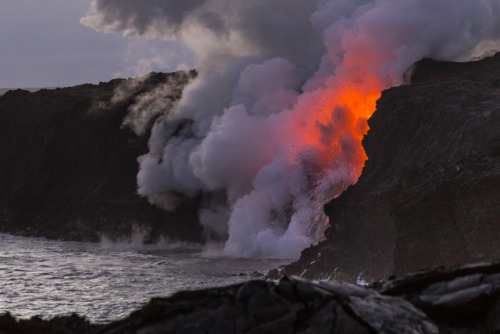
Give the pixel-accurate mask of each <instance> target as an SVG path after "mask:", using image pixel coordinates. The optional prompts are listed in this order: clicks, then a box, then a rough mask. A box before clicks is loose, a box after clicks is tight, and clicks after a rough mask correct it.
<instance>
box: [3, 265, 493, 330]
mask: <svg viewBox="0 0 500 334" xmlns="http://www.w3.org/2000/svg"><path fill="white" fill-rule="evenodd" d="M34 329H36V330H40V331H43V332H51V333H75V334H77V333H78V334H80V333H100V334H132V333H149V334H156V333H217V334H223V333H231V334H233V333H259V334H264V333H272V334H275V333H304V334H305V333H311V334H312V333H315V334H321V333H360V334H362V333H367V334H372V333H381V334H382V333H394V334H405V333H421V334H424V333H433V334H434V333H457V334H458V333H462V334H463V333H467V334H476V333H477V334H480V333H500V264H496V265H490V264H476V265H469V266H462V267H458V268H454V269H450V270H445V269H442V268H441V269H436V270H433V271H429V272H420V273H416V274H412V275H409V276H406V277H403V278H400V279H396V280H393V281H390V282H387V283H381V284H376V285H373V286H372V287H363V286H359V285H354V284H349V283H342V282H334V281H320V282H311V281H308V280H305V279H302V278H298V277H291V278H288V277H286V278H283V279H282V280H281V281H279V282H272V281H267V282H266V281H249V282H247V283H243V284H238V285H233V286H228V287H222V288H211V289H204V290H199V291H184V292H179V293H177V294H175V295H173V296H171V297H169V298H155V299H152V300H151V301H150V302H149V304H147V305H146V306H144V307H143V308H141V309H140V310H138V311H135V312H133V313H132V314H131V315H130V316H129V317H127V318H126V319H123V320H119V321H116V322H113V323H110V324H107V325H92V324H90V323H89V322H88V321H86V320H85V319H84V318H81V317H78V316H76V315H72V316H67V317H58V318H55V319H52V320H48V321H44V320H41V319H40V318H33V319H31V320H21V321H16V320H15V319H14V318H12V317H11V316H10V315H8V314H7V315H4V316H3V317H0V332H8V333H29V332H30V330H34Z"/></svg>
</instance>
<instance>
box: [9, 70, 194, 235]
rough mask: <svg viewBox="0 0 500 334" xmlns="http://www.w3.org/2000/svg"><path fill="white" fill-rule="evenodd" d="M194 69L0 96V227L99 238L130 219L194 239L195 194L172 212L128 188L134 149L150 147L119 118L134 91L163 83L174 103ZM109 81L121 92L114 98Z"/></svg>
mask: <svg viewBox="0 0 500 334" xmlns="http://www.w3.org/2000/svg"><path fill="white" fill-rule="evenodd" d="M193 75H194V72H192V73H172V74H162V73H153V74H150V75H149V76H147V77H144V78H141V79H140V80H137V79H134V80H132V79H130V80H121V79H116V80H112V81H110V82H107V83H100V84H99V85H90V84H85V85H80V86H76V87H70V88H60V89H50V90H40V91H38V92H35V93H30V92H28V91H24V90H15V91H9V92H7V93H5V94H4V95H3V96H1V97H0V189H1V192H0V232H4V233H5V232H8V233H15V234H21V235H28V236H45V237H49V238H57V239H71V240H98V235H99V234H106V235H108V236H109V237H111V238H114V237H122V236H127V235H130V233H132V232H133V229H134V226H138V227H140V229H143V230H146V231H148V232H149V234H148V235H149V236H150V238H149V239H154V238H157V237H159V236H160V235H164V236H166V237H170V238H175V239H183V240H192V241H199V240H201V227H200V226H199V224H198V223H197V203H196V200H194V201H192V202H191V203H190V204H186V205H185V206H184V207H183V208H181V209H180V210H178V211H177V212H176V213H171V212H166V211H163V210H161V209H158V208H155V207H153V206H152V205H150V204H149V203H148V202H147V200H146V199H144V198H140V197H139V196H138V195H137V194H136V175H137V171H138V164H137V157H138V156H140V155H142V154H145V153H146V152H147V151H148V149H147V141H148V138H149V131H146V132H145V133H144V134H142V135H136V134H135V133H134V132H133V131H132V130H131V129H130V128H128V127H126V126H122V123H123V121H124V119H125V117H126V115H127V114H129V110H128V109H129V107H130V106H131V105H133V104H134V103H135V102H136V100H137V99H138V98H139V97H140V96H143V95H144V94H146V93H151V92H153V91H154V90H155V89H156V88H157V87H159V86H160V85H162V84H163V85H168V86H169V89H168V90H165V91H166V92H167V93H165V94H167V95H166V96H163V99H165V100H167V101H171V102H172V105H173V103H175V101H176V100H177V99H179V97H180V95H181V92H182V88H183V87H184V85H185V84H186V83H187V82H188V80H189V78H190V77H192V76H193ZM117 88H120V89H121V90H124V92H125V94H126V96H121V97H120V98H116V94H117V90H116V89H117ZM153 122H154V117H153V118H151V119H150V120H149V123H148V124H146V126H147V127H149V128H150V127H151V125H152V123H153ZM146 241H148V240H146Z"/></svg>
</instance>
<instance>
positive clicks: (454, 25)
mask: <svg viewBox="0 0 500 334" xmlns="http://www.w3.org/2000/svg"><path fill="white" fill-rule="evenodd" d="M82 22H83V23H84V24H86V25H89V26H91V27H93V28H95V29H97V30H102V31H106V32H112V33H122V34H124V35H125V36H128V37H130V36H141V35H144V36H146V37H148V38H162V39H165V40H174V39H175V40H178V41H180V42H182V43H183V44H184V45H186V46H188V47H189V48H190V49H191V50H192V51H193V52H194V53H195V54H196V56H197V58H198V65H197V70H198V71H199V75H198V78H197V80H195V81H194V82H192V83H191V84H190V85H189V86H188V87H187V88H186V89H185V91H184V93H183V97H182V100H181V101H180V102H179V104H178V105H177V107H176V108H175V109H174V110H173V111H171V112H169V113H168V114H165V115H163V116H162V117H161V119H160V120H159V121H157V122H156V124H155V126H154V128H153V131H152V135H151V139H150V142H149V147H150V153H149V154H147V155H145V156H142V157H140V158H139V162H140V172H139V174H138V185H139V192H140V193H141V194H142V195H144V196H147V197H148V198H149V200H150V201H151V202H152V203H154V204H156V205H159V206H161V207H163V208H166V209H168V210H174V209H175V207H176V206H177V205H178V204H179V203H181V202H182V201H183V199H185V198H193V197H197V196H202V208H201V209H200V220H201V223H202V224H203V225H204V227H205V229H206V231H207V235H211V236H213V237H214V238H215V239H219V240H221V239H222V240H224V241H225V245H224V249H223V254H225V255H230V256H261V257H264V256H265V257H296V256H298V255H299V253H300V251H301V250H302V249H304V248H305V247H307V246H308V245H310V244H311V243H313V242H316V241H318V240H319V239H320V238H321V234H322V232H323V230H324V228H325V225H326V224H327V220H326V217H325V216H324V214H323V212H322V211H323V210H322V207H323V205H324V204H325V203H326V202H327V201H329V200H330V199H332V198H333V197H335V196H338V195H339V194H340V193H341V192H342V191H343V190H344V189H345V188H346V187H347V186H349V185H350V184H353V183H354V182H356V180H357V178H358V177H359V175H360V173H361V170H362V167H363V164H364V161H365V159H366V156H365V154H364V150H363V148H362V146H361V139H362V137H363V135H364V134H365V133H366V131H367V130H368V127H367V123H366V120H367V119H368V118H369V117H370V116H371V114H372V113H373V112H374V110H375V102H376V100H377V99H378V98H379V96H380V92H381V91H382V90H383V89H386V88H388V87H391V86H394V85H398V84H401V83H402V80H403V74H404V73H405V71H407V70H408V68H409V67H410V66H411V65H412V64H413V63H415V62H416V61H418V60H420V59H422V58H424V57H431V58H434V59H440V60H467V59H470V58H471V57H473V56H477V55H479V54H481V53H482V52H484V51H488V50H490V49H494V48H496V47H497V45H498V41H499V39H500V1H498V0H474V1H470V0H439V1H436V0H398V1H396V0H317V1H313V0H310V1H304V0H252V1H248V0H183V1H174V0H142V1H135V0H94V1H93V2H92V10H91V13H90V14H89V16H87V17H85V18H84V19H82ZM146 107H147V106H146Z"/></svg>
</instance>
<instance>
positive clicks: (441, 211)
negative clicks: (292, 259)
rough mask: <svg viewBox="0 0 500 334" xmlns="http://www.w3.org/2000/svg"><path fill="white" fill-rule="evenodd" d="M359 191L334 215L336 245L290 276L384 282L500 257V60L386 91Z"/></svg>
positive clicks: (437, 69) (454, 66)
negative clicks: (419, 270)
mask: <svg viewBox="0 0 500 334" xmlns="http://www.w3.org/2000/svg"><path fill="white" fill-rule="evenodd" d="M369 125H370V131H369V132H368V134H367V135H366V137H365V138H364V140H363V146H364V147H365V150H366V153H367V155H368V161H367V162H366V165H365V168H364V170H363V173H362V175H361V177H360V178H359V180H358V182H357V183H356V184H355V185H354V186H352V187H350V188H349V189H347V191H345V192H344V193H343V194H342V195H341V196H340V197H339V198H337V199H335V200H333V201H332V202H330V203H328V204H327V205H326V206H325V211H326V213H327V214H328V216H329V217H330V224H331V227H330V228H329V230H328V231H327V235H328V237H327V240H326V241H325V242H323V243H321V244H319V245H317V246H314V247H311V248H310V249H307V250H305V251H304V252H303V254H302V257H301V259H300V260H299V261H298V262H296V263H294V264H292V265H290V266H288V267H287V268H286V269H285V272H286V273H293V274H303V275H305V276H306V277H307V276H308V277H338V278H344V279H348V280H354V279H356V277H357V276H358V275H361V276H362V277H364V278H366V279H370V280H373V279H383V278H387V277H388V276H389V275H391V274H396V275H400V274H402V273H407V272H411V271H415V270H418V269H421V268H432V267H436V266H442V265H447V266H449V265H457V264H459V263H464V262H471V261H475V260H485V259H489V260H495V259H498V258H499V257H500V55H497V56H495V57H493V58H489V59H485V60H482V61H477V62H470V63H463V64H460V63H445V62H435V61H430V60H425V61H422V62H420V63H419V64H417V66H416V69H415V72H414V74H413V77H412V84H410V85H405V86H401V87H396V88H392V89H389V90H387V91H384V92H383V94H382V97H381V98H380V100H379V101H378V103H377V110H376V112H375V113H374V115H373V117H372V118H371V119H370V120H369Z"/></svg>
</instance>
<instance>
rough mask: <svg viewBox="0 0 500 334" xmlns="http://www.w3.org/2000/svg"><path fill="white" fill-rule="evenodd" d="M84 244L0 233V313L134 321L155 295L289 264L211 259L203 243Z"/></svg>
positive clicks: (228, 280) (216, 283)
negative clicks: (203, 250)
mask: <svg viewBox="0 0 500 334" xmlns="http://www.w3.org/2000/svg"><path fill="white" fill-rule="evenodd" d="M136 241H137V242H133V241H132V242H130V241H129V242H126V243H121V244H116V243H110V242H104V243H101V244H95V243H79V242H60V241H50V240H45V239H40V238H22V237H14V236H9V235H3V234H0V282H2V288H1V289H0V313H3V312H6V311H9V312H11V313H12V314H13V315H14V316H16V317H21V318H28V317H32V316H35V315H40V316H42V317H44V318H51V317H55V316H58V315H65V314H70V313H73V312H76V313H78V314H79V315H82V316H85V317H87V318H88V319H90V320H92V321H93V322H99V323H103V322H109V321H111V320H117V319H119V318H124V317H126V316H128V315H129V314H130V313H131V312H132V311H135V310H137V309H138V308H140V307H141V306H143V305H144V304H146V303H147V302H148V301H149V299H151V298H152V297H160V296H169V295H171V294H173V293H175V292H177V291H180V290H192V289H199V288H205V287H213V286H222V285H227V284H232V283H237V282H241V281H244V280H248V279H249V276H243V275H241V276H240V274H247V275H249V274H252V273H253V272H254V271H257V272H261V273H266V272H267V271H268V270H270V269H273V268H276V267H278V266H280V265H282V264H285V263H286V261H277V260H250V259H228V258H211V257H206V256H203V255H202V254H200V248H199V246H198V247H196V246H189V247H188V245H182V244H179V245H177V246H175V245H170V246H166V245H164V244H163V245H162V244H158V245H148V246H146V245H142V244H141V243H140V242H139V240H136Z"/></svg>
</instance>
